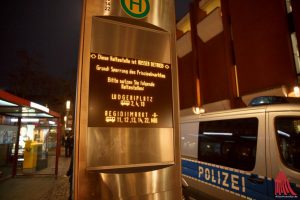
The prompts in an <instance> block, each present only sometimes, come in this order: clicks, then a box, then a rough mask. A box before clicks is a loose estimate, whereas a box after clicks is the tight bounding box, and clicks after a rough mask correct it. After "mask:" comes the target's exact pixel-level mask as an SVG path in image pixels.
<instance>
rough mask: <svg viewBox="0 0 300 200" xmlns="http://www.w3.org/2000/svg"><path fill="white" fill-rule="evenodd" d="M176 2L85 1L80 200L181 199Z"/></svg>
mask: <svg viewBox="0 0 300 200" xmlns="http://www.w3.org/2000/svg"><path fill="white" fill-rule="evenodd" d="M175 32H176V30H175V9H174V1H173V0H164V1H162V0H85V1H84V4H83V17H82V30H81V41H80V52H79V66H78V87H77V100H76V118H75V123H76V124H75V127H76V128H75V154H74V155H75V157H74V163H75V164H74V197H75V199H78V200H79V199H80V200H85V199H87V200H88V199H93V200H94V199H139V200H143V199H159V200H160V199H168V200H176V199H181V173H180V172H181V168H180V145H179V128H178V116H179V105H178V83H177V62H176V51H175Z"/></svg>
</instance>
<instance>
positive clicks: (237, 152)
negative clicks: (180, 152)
mask: <svg viewBox="0 0 300 200" xmlns="http://www.w3.org/2000/svg"><path fill="white" fill-rule="evenodd" d="M257 132H258V119H257V118H243V119H230V120H218V121H207V122H200V127H199V146H198V159H199V160H200V161H204V162H208V163H213V164H217V165H223V166H227V167H232V168H236V169H241V170H246V171H251V170H253V169H254V166H255V158H256V143H257Z"/></svg>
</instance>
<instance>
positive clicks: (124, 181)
mask: <svg viewBox="0 0 300 200" xmlns="http://www.w3.org/2000/svg"><path fill="white" fill-rule="evenodd" d="M173 173H174V172H172V171H171V170H168V169H166V168H165V169H162V170H154V171H148V172H142V173H124V174H110V173H100V174H99V179H100V190H101V191H102V192H103V194H102V195H103V199H121V198H122V197H137V196H138V198H129V199H139V200H144V199H149V200H150V199H151V200H153V199H158V200H159V199H170V200H171V199H172V200H173V199H180V198H179V197H180V190H181V188H180V187H179V188H177V191H172V190H174V188H176V186H178V185H179V184H180V181H179V180H177V179H174V177H173ZM170 180H172V181H170ZM132 186H134V187H132Z"/></svg>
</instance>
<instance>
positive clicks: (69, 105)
mask: <svg viewBox="0 0 300 200" xmlns="http://www.w3.org/2000/svg"><path fill="white" fill-rule="evenodd" d="M70 107H71V101H70V100H67V102H66V109H67V111H69V110H70Z"/></svg>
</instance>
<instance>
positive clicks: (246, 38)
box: [177, 0, 300, 113]
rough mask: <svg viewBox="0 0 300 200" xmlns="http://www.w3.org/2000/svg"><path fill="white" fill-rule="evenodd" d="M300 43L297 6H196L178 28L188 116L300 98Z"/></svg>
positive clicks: (220, 0) (255, 1)
mask: <svg viewBox="0 0 300 200" xmlns="http://www.w3.org/2000/svg"><path fill="white" fill-rule="evenodd" d="M297 41H298V42H297ZM299 41H300V2H299V1H297V0H279V1H274V0H263V1H262V0H251V1H250V0H247V1H239V0H200V1H199V0H195V1H194V2H192V3H191V5H190V11H189V13H187V14H186V16H185V17H183V18H182V19H181V20H180V21H179V22H178V23H177V49H178V50H177V56H178V68H179V85H180V86H179V90H180V108H181V110H182V112H183V113H189V112H191V111H192V109H191V108H193V107H195V106H196V107H202V108H204V109H205V111H206V112H210V111H216V110H225V109H232V108H238V107H244V106H246V105H247V104H248V103H249V101H250V100H251V99H252V98H254V97H256V96H262V95H276V96H298V93H297V90H295V91H294V88H295V87H297V86H298V83H299V75H300V74H299V73H300V64H299V51H298V46H299ZM296 89H297V88H296Z"/></svg>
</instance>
